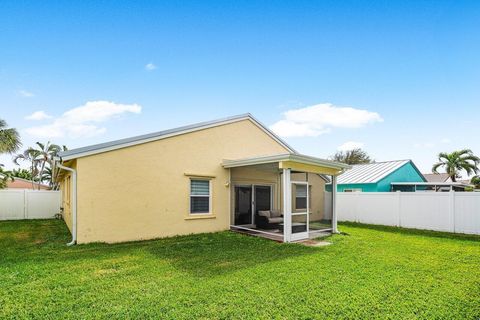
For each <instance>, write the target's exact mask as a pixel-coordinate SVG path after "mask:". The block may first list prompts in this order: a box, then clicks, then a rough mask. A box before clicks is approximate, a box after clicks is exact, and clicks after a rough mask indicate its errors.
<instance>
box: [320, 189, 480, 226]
mask: <svg viewBox="0 0 480 320" xmlns="http://www.w3.org/2000/svg"><path fill="white" fill-rule="evenodd" d="M325 199H326V201H325V206H326V208H327V207H328V206H329V205H331V204H329V203H328V202H329V201H328V200H329V199H330V193H327V195H326V197H325ZM337 215H338V221H353V222H360V223H368V224H380V225H386V226H396V227H404V228H414V229H426V230H435V231H446V232H456V233H468V234H480V193H477V192H338V193H337Z"/></svg>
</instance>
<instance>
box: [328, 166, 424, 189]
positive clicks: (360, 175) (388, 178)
mask: <svg viewBox="0 0 480 320" xmlns="http://www.w3.org/2000/svg"><path fill="white" fill-rule="evenodd" d="M392 182H427V180H426V179H425V177H424V176H423V175H422V173H421V172H420V171H419V170H418V168H417V166H416V165H415V164H414V163H413V162H412V160H395V161H385V162H375V163H368V164H358V165H354V166H352V169H350V170H348V171H346V172H345V173H343V174H342V175H340V176H339V177H338V181H337V191H339V192H390V191H392V185H391V183H392ZM326 188H327V191H331V190H332V186H331V185H327V187H326ZM405 188H407V189H408V188H409V187H408V186H406V187H405ZM407 189H405V190H399V189H398V186H396V190H398V191H412V190H407Z"/></svg>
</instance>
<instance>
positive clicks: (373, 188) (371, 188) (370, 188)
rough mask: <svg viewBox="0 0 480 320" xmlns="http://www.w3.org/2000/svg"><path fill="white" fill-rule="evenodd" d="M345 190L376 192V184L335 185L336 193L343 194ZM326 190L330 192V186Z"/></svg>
mask: <svg viewBox="0 0 480 320" xmlns="http://www.w3.org/2000/svg"><path fill="white" fill-rule="evenodd" d="M346 189H362V192H376V191H377V184H376V183H348V184H339V185H337V191H338V192H345V190H346ZM326 190H327V191H332V186H331V185H328V186H327V188H326Z"/></svg>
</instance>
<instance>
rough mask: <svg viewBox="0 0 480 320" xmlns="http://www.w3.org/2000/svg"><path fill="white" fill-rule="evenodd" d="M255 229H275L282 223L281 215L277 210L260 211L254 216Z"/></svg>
mask: <svg viewBox="0 0 480 320" xmlns="http://www.w3.org/2000/svg"><path fill="white" fill-rule="evenodd" d="M255 222H256V225H257V228H261V229H277V228H279V225H280V224H281V223H283V215H282V214H280V212H279V211H278V210H260V211H258V213H257V214H256V215H255Z"/></svg>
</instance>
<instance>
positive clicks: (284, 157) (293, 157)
mask: <svg viewBox="0 0 480 320" xmlns="http://www.w3.org/2000/svg"><path fill="white" fill-rule="evenodd" d="M279 161H295V162H298V163H303V164H310V165H316V166H322V167H327V168H334V169H339V170H343V169H349V168H351V166H350V165H348V164H345V163H340V162H335V161H331V160H324V159H320V158H316V157H311V156H306V155H303V154H298V153H296V154H292V153H282V154H276V155H270V156H262V157H254V158H244V159H236V160H223V163H222V165H223V167H224V168H235V167H243V166H252V165H258V164H265V163H274V162H279Z"/></svg>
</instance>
